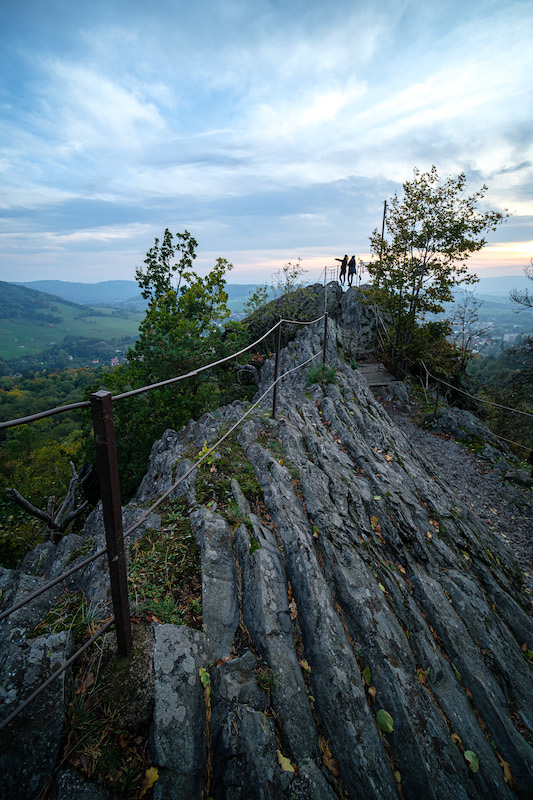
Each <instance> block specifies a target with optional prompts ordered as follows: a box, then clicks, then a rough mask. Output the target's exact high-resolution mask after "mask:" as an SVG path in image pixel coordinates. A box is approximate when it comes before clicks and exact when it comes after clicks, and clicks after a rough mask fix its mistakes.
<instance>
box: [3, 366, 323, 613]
mask: <svg viewBox="0 0 533 800" xmlns="http://www.w3.org/2000/svg"><path fill="white" fill-rule="evenodd" d="M317 355H319V354H315V355H314V356H312V357H311V358H310V359H308V360H307V361H304V362H303V363H302V364H298V366H296V367H293V368H292V369H290V370H288V372H285V373H284V374H283V375H280V376H279V378H278V379H277V380H276V381H274V383H272V384H271V385H270V386H269V387H268V389H267V390H266V392H265V393H264V394H262V395H261V397H260V398H259V400H257V401H256V403H254V405H253V406H251V408H249V409H248V411H247V412H246V413H245V414H244V416H243V417H241V419H240V420H239V421H238V422H237V423H236V424H235V425H234V426H233V427H232V428H231V429H230V430H229V431H228V433H226V434H225V435H224V436H223V437H222V438H221V439H220V440H219V441H218V442H217V443H216V444H215V445H213V447H212V448H211V449H210V450H208V451H207V453H205V454H204V455H203V456H202V458H201V459H199V461H197V462H196V463H195V465H194V466H193V467H191V469H190V470H189V471H188V472H187V473H186V474H185V475H184V476H183V477H182V478H181V479H180V480H179V481H178V482H177V483H176V484H174V486H172V487H171V488H170V489H169V490H168V491H167V492H166V493H165V494H164V495H163V496H162V497H161V498H160V499H159V500H158V501H156V503H154V505H153V506H152V507H151V508H149V509H148V510H147V511H145V512H144V513H143V514H141V516H140V517H139V519H138V520H137V522H136V523H135V524H134V525H133V526H132V527H130V528H129V529H128V530H127V531H126V532H125V533H124V538H126V537H129V536H130V535H131V534H132V533H133V532H134V531H136V530H137V528H140V527H141V525H142V524H143V523H144V522H145V521H146V519H147V518H148V516H149V514H150V513H151V512H152V511H153V510H154V509H155V508H157V507H158V506H159V505H160V504H161V502H162V501H163V500H165V499H166V498H167V497H168V495H169V494H171V492H173V491H174V489H175V488H176V487H177V486H179V484H180V483H181V482H182V481H183V480H185V478H187V477H188V476H189V475H190V474H191V472H193V470H194V469H196V468H197V467H198V466H199V465H200V464H202V463H203V461H205V459H206V458H207V457H208V456H209V455H210V454H211V453H212V452H213V450H214V449H215V448H216V447H218V445H219V444H220V443H221V442H222V441H224V439H225V438H226V437H227V436H229V434H230V433H231V432H232V431H233V430H234V429H235V428H236V427H237V425H239V424H240V423H241V422H242V420H243V419H245V417H247V416H248V414H249V413H250V412H251V411H253V409H254V408H256V407H257V405H258V404H259V403H260V402H261V401H262V400H263V399H264V397H265V396H266V395H267V394H268V392H269V391H270V390H271V389H272V388H273V387H274V386H275V385H276V383H278V382H279V381H280V380H281V379H282V378H284V377H285V375H289V374H290V373H291V372H294V371H295V370H296V369H299V368H300V367H303V366H305V365H306V364H308V363H309V361H312V360H313V358H316V356H317ZM104 553H107V547H104V548H102V549H101V550H98V551H97V552H96V553H93V554H92V555H91V556H88V557H87V558H85V559H84V560H83V561H80V563H79V564H76V566H74V567H72V568H71V569H69V570H68V571H67V572H63V573H62V574H61V575H58V576H57V578H54V579H53V580H51V581H49V582H48V583H46V584H44V586H41V587H40V588H39V589H36V590H35V591H34V592H32V593H31V594H30V595H27V596H26V597H24V598H23V599H22V600H20V601H19V602H18V603H16V604H15V605H14V606H11V607H10V608H8V609H6V611H3V612H2V613H1V614H0V622H2V621H3V620H4V619H6V618H7V617H9V616H10V615H11V614H13V613H14V612H15V611H18V610H19V608H22V607H23V606H25V605H26V604H27V603H31V601H32V600H35V598H36V597H39V596H40V595H41V594H43V593H44V592H46V591H48V589H51V588H52V587H53V586H55V585H56V584H58V583H61V581H63V580H65V579H66V578H69V577H70V576H71V575H73V574H74V573H75V572H78V570H80V569H83V568H84V567H86V566H88V565H89V564H90V563H92V562H93V561H95V560H96V559H97V558H100V556H103V555H104Z"/></svg>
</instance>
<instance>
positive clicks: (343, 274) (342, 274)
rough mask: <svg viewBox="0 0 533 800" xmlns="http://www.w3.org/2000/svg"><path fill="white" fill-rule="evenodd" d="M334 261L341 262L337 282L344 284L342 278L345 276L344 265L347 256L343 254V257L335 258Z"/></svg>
mask: <svg viewBox="0 0 533 800" xmlns="http://www.w3.org/2000/svg"><path fill="white" fill-rule="evenodd" d="M335 261H340V262H341V271H340V274H339V282H340V283H342V285H343V286H344V279H345V278H346V265H347V263H348V256H347V255H346V256H344V258H336V259H335Z"/></svg>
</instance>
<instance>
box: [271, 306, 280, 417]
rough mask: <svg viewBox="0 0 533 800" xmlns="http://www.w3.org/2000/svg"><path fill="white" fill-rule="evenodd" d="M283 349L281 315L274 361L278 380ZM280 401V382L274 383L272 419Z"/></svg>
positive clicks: (275, 376) (275, 378) (275, 377)
mask: <svg viewBox="0 0 533 800" xmlns="http://www.w3.org/2000/svg"><path fill="white" fill-rule="evenodd" d="M280 350H281V317H280V318H279V325H278V335H277V336H276V361H275V363H274V380H275V381H277V379H278V373H279V353H280ZM277 403H278V384H277V383H275V384H274V393H273V395H272V419H276V406H277Z"/></svg>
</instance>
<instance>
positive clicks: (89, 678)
mask: <svg viewBox="0 0 533 800" xmlns="http://www.w3.org/2000/svg"><path fill="white" fill-rule="evenodd" d="M93 683H94V674H93V673H92V672H90V673H89V674H88V675H86V676H85V678H84V679H83V680H82V682H81V684H80V685H79V686H78V688H77V689H76V694H82V693H83V692H86V691H87V689H89V688H90V687H91V686H92V685H93Z"/></svg>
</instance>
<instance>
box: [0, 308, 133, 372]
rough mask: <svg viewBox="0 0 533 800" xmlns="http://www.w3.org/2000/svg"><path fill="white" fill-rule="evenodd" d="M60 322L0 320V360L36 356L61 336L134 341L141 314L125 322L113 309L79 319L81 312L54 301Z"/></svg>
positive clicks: (125, 319)
mask: <svg viewBox="0 0 533 800" xmlns="http://www.w3.org/2000/svg"><path fill="white" fill-rule="evenodd" d="M55 305H56V306H57V307H58V308H59V309H60V310H59V315H60V316H61V322H58V323H54V324H52V323H47V322H41V321H37V320H36V321H32V320H31V319H29V318H26V319H16V320H9V319H0V358H2V359H4V360H8V359H10V358H17V357H19V356H23V355H36V354H37V353H40V352H41V351H42V350H44V349H45V348H47V347H49V345H50V344H52V343H53V342H61V341H63V339H64V338H65V336H84V337H87V338H90V339H101V340H103V341H106V342H108V341H109V340H110V339H121V338H122V337H124V336H127V337H135V336H136V335H137V333H138V329H139V325H140V323H141V321H142V319H143V318H144V313H142V312H139V313H133V312H129V313H128V315H127V318H124V317H122V316H120V317H119V316H114V315H113V309H110V308H109V309H107V308H98V309H97V311H98V314H104V316H99V315H95V316H83V314H82V315H81V316H80V313H82V312H81V310H80V309H79V308H74V307H72V306H68V305H64V304H62V303H61V302H58V301H56V303H55Z"/></svg>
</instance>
